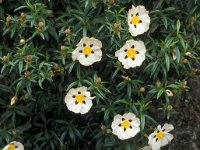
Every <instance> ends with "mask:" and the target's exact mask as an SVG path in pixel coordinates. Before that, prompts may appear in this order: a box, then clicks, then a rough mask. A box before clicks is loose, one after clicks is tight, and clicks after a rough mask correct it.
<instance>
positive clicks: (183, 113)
mask: <svg viewBox="0 0 200 150" xmlns="http://www.w3.org/2000/svg"><path fill="white" fill-rule="evenodd" d="M188 86H189V87H190V88H191V89H190V91H188V92H187V93H186V95H185V99H184V100H176V104H175V108H177V110H176V111H177V112H178V115H174V117H172V119H170V121H169V122H170V123H172V124H173V125H174V127H175V130H174V132H173V135H174V139H173V141H172V142H171V144H170V145H169V147H166V148H164V149H166V150H200V78H199V77H198V78H195V79H189V80H188Z"/></svg>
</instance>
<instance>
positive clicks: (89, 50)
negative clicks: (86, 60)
mask: <svg viewBox="0 0 200 150" xmlns="http://www.w3.org/2000/svg"><path fill="white" fill-rule="evenodd" d="M91 52H92V48H91V47H90V46H85V47H83V53H84V54H85V55H89V54H91Z"/></svg>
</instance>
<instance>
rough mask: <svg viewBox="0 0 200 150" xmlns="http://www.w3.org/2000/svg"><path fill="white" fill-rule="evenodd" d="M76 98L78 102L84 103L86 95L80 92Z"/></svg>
mask: <svg viewBox="0 0 200 150" xmlns="http://www.w3.org/2000/svg"><path fill="white" fill-rule="evenodd" d="M75 100H76V102H78V103H82V102H84V101H85V97H84V95H82V94H78V95H76V97H75Z"/></svg>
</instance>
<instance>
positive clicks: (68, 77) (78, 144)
mask: <svg viewBox="0 0 200 150" xmlns="http://www.w3.org/2000/svg"><path fill="white" fill-rule="evenodd" d="M0 2H1V5H0V19H1V22H0V24H1V29H0V33H1V35H2V36H1V37H0V38H1V45H0V71H1V74H0V108H1V109H0V113H1V118H0V147H4V146H5V145H6V144H7V143H9V142H10V141H13V140H17V141H21V142H22V143H23V144H24V146H25V148H26V149H33V150H40V149H43V150H44V149H45V150H50V149H52V150H54V149H60V150H67V149H70V150H71V149H81V150H84V149H97V150H98V149H105V150H107V149H108V150H109V149H116V150H125V149H126V150H132V149H138V148H140V147H143V146H145V145H147V143H148V138H147V137H148V136H147V135H149V134H150V133H151V132H152V131H153V129H154V128H155V127H156V126H157V124H163V123H165V122H168V121H169V119H170V118H171V117H173V115H176V108H173V105H174V103H175V102H176V99H183V97H184V92H185V91H188V90H189V87H188V86H187V79H188V78H190V77H194V76H195V75H196V74H197V72H198V66H199V56H200V42H199V39H200V36H199V35H200V28H199V25H200V12H199V8H198V7H199V3H198V0H193V1H190V2H187V1H183V0H165V1H164V0H154V1H148V0H136V1H131V0H123V1H120V0H118V1H117V0H102V1H99V0H82V1H79V0H73V1H70V0H58V1H53V0H48V1H47V0H44V1H42V0H37V1H36V0H35V1H34V0H30V1H28V0H25V1H23V0H20V1H19V2H17V1H15V0H6V1H3V2H2V1H0ZM132 5H134V6H138V5H143V6H145V8H146V9H147V10H148V11H149V16H150V18H151V23H150V27H149V30H148V31H147V32H145V33H144V34H140V35H138V36H132V35H131V34H130V33H129V28H128V27H129V26H128V23H127V14H128V11H129V9H131V7H132ZM85 36H88V37H94V38H96V39H98V40H100V41H101V42H102V44H103V46H102V52H103V55H102V59H101V61H99V62H95V63H94V64H92V65H90V66H83V65H81V64H80V63H79V61H77V60H76V61H73V60H72V52H73V51H74V49H75V48H76V45H77V44H78V43H79V41H80V40H81V39H82V38H83V37H85ZM130 39H134V40H136V41H139V40H141V41H144V43H145V46H146V54H145V55H146V59H145V61H144V62H143V63H142V65H141V66H138V67H135V68H130V69H125V68H124V66H123V65H122V63H121V62H120V61H118V58H117V57H115V52H116V51H117V50H119V49H120V48H121V47H122V46H123V45H124V44H125V43H126V41H127V40H130ZM81 86H85V87H87V88H88V91H90V93H91V96H94V97H95V99H93V100H92V101H93V106H92V107H91V109H90V110H89V112H88V113H86V114H84V115H81V114H76V113H73V112H71V111H69V110H68V108H67V107H66V104H65V102H64V97H65V95H66V94H67V93H68V92H69V91H70V89H72V88H78V87H81ZM128 112H132V113H134V114H135V115H136V116H137V117H138V118H139V119H140V132H139V133H138V134H137V135H136V136H135V137H134V138H130V139H128V140H120V139H118V138H117V136H116V135H114V134H112V128H111V124H112V122H113V118H114V116H115V115H117V114H121V115H123V114H124V113H128Z"/></svg>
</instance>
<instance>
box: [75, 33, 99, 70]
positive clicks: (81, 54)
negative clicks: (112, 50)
mask: <svg viewBox="0 0 200 150" xmlns="http://www.w3.org/2000/svg"><path fill="white" fill-rule="evenodd" d="M76 46H77V48H76V49H75V50H74V51H73V53H72V59H73V60H78V61H79V62H80V63H81V64H82V65H83V66H90V65H92V64H93V63H94V62H97V61H100V60H101V57H102V51H101V48H102V43H101V41H99V40H97V39H95V38H88V37H83V38H82V39H81V41H80V42H79V43H78V44H77V45H76Z"/></svg>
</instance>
